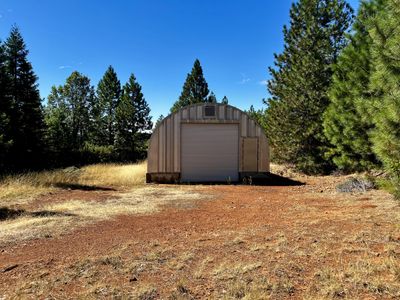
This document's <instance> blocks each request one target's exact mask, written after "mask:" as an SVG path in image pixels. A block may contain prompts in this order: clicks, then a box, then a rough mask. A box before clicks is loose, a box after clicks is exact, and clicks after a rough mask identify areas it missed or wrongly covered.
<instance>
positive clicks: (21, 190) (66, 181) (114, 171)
mask: <svg viewBox="0 0 400 300" xmlns="http://www.w3.org/2000/svg"><path fill="white" fill-rule="evenodd" d="M145 174H146V162H141V163H138V164H130V165H120V164H98V165H91V166H86V167H83V168H75V167H70V168H66V169H60V170H53V171H43V172H30V173H26V174H20V175H13V176H8V177H5V178H3V179H2V180H1V181H0V205H16V204H24V203H27V202H29V201H30V200H32V199H33V198H35V197H37V196H39V195H42V194H45V193H48V192H51V191H54V190H57V189H60V188H62V189H68V188H72V189H75V188H82V189H88V190H91V189H95V188H96V187H101V186H102V187H119V188H121V187H134V186H138V185H142V184H144V183H145Z"/></svg>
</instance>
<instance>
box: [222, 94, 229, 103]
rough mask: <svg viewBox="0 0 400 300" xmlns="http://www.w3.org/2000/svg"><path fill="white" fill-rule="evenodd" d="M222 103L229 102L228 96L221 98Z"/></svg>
mask: <svg viewBox="0 0 400 300" xmlns="http://www.w3.org/2000/svg"><path fill="white" fill-rule="evenodd" d="M221 104H229V100H228V97H226V96H224V98H222V100H221Z"/></svg>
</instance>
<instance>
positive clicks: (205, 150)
mask: <svg viewBox="0 0 400 300" xmlns="http://www.w3.org/2000/svg"><path fill="white" fill-rule="evenodd" d="M265 172H269V146H268V140H267V138H266V136H265V134H264V132H263V130H262V129H261V127H260V126H259V125H258V124H257V123H256V122H255V121H254V120H252V119H251V118H250V117H249V116H248V115H247V114H246V113H244V112H243V111H241V110H239V109H237V108H235V107H233V106H230V105H225V104H212V103H200V104H194V105H190V106H186V107H184V108H182V109H180V110H179V111H178V112H176V113H173V114H171V115H169V116H168V117H166V118H165V119H164V120H163V121H162V122H161V123H160V124H159V125H158V126H157V128H155V130H154V132H153V134H152V136H151V138H150V144H149V150H148V162H147V176H146V181H147V182H227V181H229V182H236V181H239V180H241V179H242V178H243V177H244V176H250V175H251V176H254V175H257V174H259V173H265Z"/></svg>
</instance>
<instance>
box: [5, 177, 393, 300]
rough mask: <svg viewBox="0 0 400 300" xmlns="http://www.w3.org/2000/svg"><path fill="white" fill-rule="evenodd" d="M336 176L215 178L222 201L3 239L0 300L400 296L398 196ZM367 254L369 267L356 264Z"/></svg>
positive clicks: (210, 191)
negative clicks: (252, 182) (338, 185)
mask: <svg viewBox="0 0 400 300" xmlns="http://www.w3.org/2000/svg"><path fill="white" fill-rule="evenodd" d="M327 180H328V179H318V180H314V181H309V185H306V186H293V187H288V186H286V187H268V186H264V187H262V186H210V187H206V188H204V189H203V192H204V193H206V194H208V195H213V199H211V200H198V201H196V203H195V204H196V205H195V207H192V208H186V209H185V208H177V207H166V208H165V209H164V210H162V211H161V212H158V213H154V214H149V215H126V216H118V217H116V218H114V219H112V220H107V221H101V222H99V223H96V224H93V225H90V226H86V227H82V228H79V229H77V230H74V231H72V232H70V233H68V234H65V235H62V236H61V237H59V238H49V239H39V240H33V241H29V242H25V243H22V244H21V243H19V244H17V245H14V246H11V247H5V248H2V249H0V252H1V253H0V270H3V272H0V299H1V298H2V295H3V297H4V298H5V299H8V298H9V297H10V298H12V297H15V298H19V297H28V298H46V297H48V296H50V297H51V296H53V297H56V298H75V297H77V296H80V297H83V298H110V297H115V298H118V297H122V298H124V297H132V298H140V299H158V298H162V299H167V298H171V299H191V298H196V299H202V298H220V297H226V298H229V299H231V298H233V299H240V298H243V297H245V296H247V297H248V298H249V299H265V298H266V297H271V298H272V299H280V298H282V299H283V298H295V299H296V298H298V299H302V298H303V297H305V296H310V297H317V298H319V297H328V298H331V297H332V298H335V297H361V296H362V297H370V298H371V299H374V298H375V297H379V298H388V299H389V298H391V297H394V296H396V295H399V296H400V285H399V284H398V282H397V283H396V280H397V279H400V264H399V259H400V229H399V226H398V224H399V223H398V220H399V216H400V214H399V212H400V209H399V207H398V205H397V203H396V202H394V201H393V200H392V199H391V197H390V196H388V195H387V194H385V193H383V192H378V191H373V192H369V193H367V194H360V195H343V194H340V195H339V194H336V193H334V192H333V191H332V188H331V186H332V182H331V181H329V182H328V181H327ZM159 188H160V189H163V188H166V187H163V186H160V187H159ZM168 188H171V187H168ZM107 193H109V192H107ZM88 195H89V194H88ZM96 195H97V196H96V197H100V198H101V199H103V198H104V197H103V196H104V195H105V194H104V195H103V194H102V193H100V192H96ZM88 197H89V196H88ZM102 197H103V198H102ZM363 263H365V264H368V268H369V269H368V272H367V273H368V274H367V273H366V271H365V270H364V268H363V267H361V268H357V267H354V266H357V264H361V266H362V264H363ZM385 263H386V264H387V268H391V270H392V271H393V270H394V271H393V272H394V273H393V272H392V271H390V270H382V268H381V269H379V266H381V265H382V264H385ZM389 264H390V265H389ZM10 267H11V268H12V269H10V270H7V269H9V268H10ZM365 267H366V266H365ZM374 268H376V269H374ZM396 268H398V269H396ZM396 270H397V271H398V272H399V273H398V274H397V273H396V272H397V271H396ZM385 272H386V273H385ZM391 272H392V273H391ZM344 274H347V275H346V276H348V278H347V279H346V278H344V277H343V276H345V275H344ZM396 274H397V275H396ZM367 275H368V276H367ZM360 276H364V278H362V279H360ZM365 276H367V277H365ZM396 276H399V277H398V278H397V277H396ZM362 281H363V282H362ZM364 281H365V282H364ZM378 281H379V282H378ZM379 284H380V285H381V286H379ZM377 286H378V288H377ZM349 287H353V288H352V289H350V288H349Z"/></svg>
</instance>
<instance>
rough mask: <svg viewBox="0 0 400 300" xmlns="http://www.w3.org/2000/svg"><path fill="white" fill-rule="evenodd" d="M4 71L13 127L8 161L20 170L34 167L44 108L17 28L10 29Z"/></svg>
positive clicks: (41, 138)
mask: <svg viewBox="0 0 400 300" xmlns="http://www.w3.org/2000/svg"><path fill="white" fill-rule="evenodd" d="M4 52H5V65H6V71H7V73H8V76H9V78H10V81H9V86H8V92H9V95H10V101H11V108H12V109H11V112H10V115H9V119H10V124H11V127H12V132H11V138H12V140H13V146H12V149H11V152H12V156H13V157H12V158H11V160H12V161H13V162H14V164H15V165H16V166H17V167H19V168H22V167H23V168H27V167H28V168H29V167H37V166H39V165H41V164H42V163H41V162H40V161H39V160H40V158H41V154H42V152H43V148H44V130H45V127H44V121H43V108H42V104H41V99H40V95H39V90H38V84H37V80H38V78H37V76H36V75H35V73H34V71H33V68H32V65H31V63H30V62H29V61H28V53H29V51H28V50H27V49H26V45H25V42H24V40H23V38H22V36H21V33H20V31H19V29H18V28H17V27H15V26H14V27H12V29H11V32H10V35H9V37H8V38H7V40H6V42H5V45H4Z"/></svg>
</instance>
